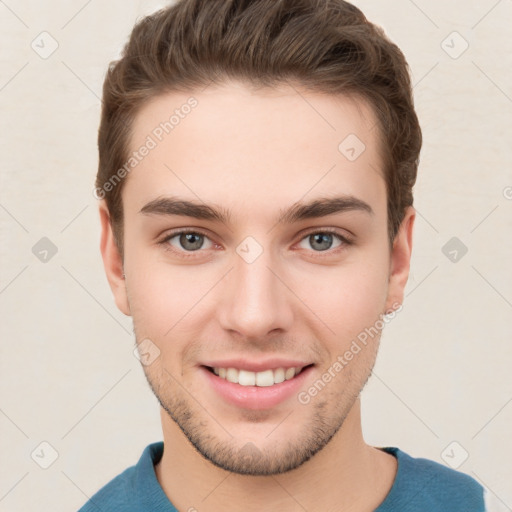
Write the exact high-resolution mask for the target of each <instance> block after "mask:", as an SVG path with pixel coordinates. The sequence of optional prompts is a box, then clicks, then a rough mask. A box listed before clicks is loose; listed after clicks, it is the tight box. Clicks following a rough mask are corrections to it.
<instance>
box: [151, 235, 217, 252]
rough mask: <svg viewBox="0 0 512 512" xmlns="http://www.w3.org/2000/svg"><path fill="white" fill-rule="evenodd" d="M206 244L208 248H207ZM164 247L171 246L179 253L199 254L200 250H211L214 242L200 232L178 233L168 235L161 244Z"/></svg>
mask: <svg viewBox="0 0 512 512" xmlns="http://www.w3.org/2000/svg"><path fill="white" fill-rule="evenodd" d="M205 242H207V243H206V247H205ZM160 243H161V244H162V245H164V246H169V245H170V246H171V247H172V249H170V248H168V247H166V248H167V249H169V250H175V251H177V252H197V251H199V249H211V248H212V247H213V242H212V241H211V240H210V239H209V238H208V237H207V236H206V235H205V234H204V233H200V232H198V231H177V232H175V233H171V234H170V235H167V236H166V237H165V238H164V239H163V240H162V241H161V242H160Z"/></svg>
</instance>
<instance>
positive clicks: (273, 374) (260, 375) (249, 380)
mask: <svg viewBox="0 0 512 512" xmlns="http://www.w3.org/2000/svg"><path fill="white" fill-rule="evenodd" d="M303 368H304V367H303V366H292V367H288V368H285V367H279V368H274V369H268V370H264V371H260V372H252V371H249V370H238V369H237V368H231V367H230V368H222V367H213V368H211V370H213V373H214V374H215V375H217V376H219V377H220V378H221V379H225V380H227V381H228V382H231V383H233V384H240V385H241V386H259V387H268V386H273V385H274V384H280V383H281V382H284V381H285V380H291V379H293V378H294V377H295V376H296V375H298V374H299V373H300V372H301V371H302V369H303Z"/></svg>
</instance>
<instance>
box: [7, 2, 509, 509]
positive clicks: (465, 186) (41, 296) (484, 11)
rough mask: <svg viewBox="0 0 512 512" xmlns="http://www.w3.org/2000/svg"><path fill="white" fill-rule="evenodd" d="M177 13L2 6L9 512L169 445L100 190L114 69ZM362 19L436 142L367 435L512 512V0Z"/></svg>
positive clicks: (430, 146)
mask: <svg viewBox="0 0 512 512" xmlns="http://www.w3.org/2000/svg"><path fill="white" fill-rule="evenodd" d="M164 3H165V2H156V1H150V0H146V1H142V0H139V1H136V0H132V1H126V0H108V1H100V0H88V1H87V0H67V1H62V0H61V1H59V0H46V1H44V2H41V1H39V0H37V1H36V0H1V1H0V41H1V42H0V44H1V48H2V50H1V57H0V64H1V66H0V109H1V114H0V127H1V141H0V144H1V147H0V155H1V169H0V172H1V188H0V227H1V248H0V251H1V253H0V256H1V263H0V314H1V322H0V329H1V344H0V352H1V357H0V386H1V387H0V431H1V435H0V461H1V464H0V512H4V511H5V512H7V511H9V512H17V511H24V512H26V511H38V510H53V511H55V512H59V511H70V510H77V509H78V508H79V507H80V506H81V505H82V504H83V503H84V502H85V501H86V500H87V497H89V496H91V495H92V494H93V493H94V492H96V491H97V490H98V489H99V488H100V487H101V486H102V485H103V484H105V483H106V482H107V481H109V480H110V479H111V478H112V477H113V476H115V475H116V474H118V473H119V472H120V471H122V470H123V469H125V468H127V467H128V466H130V465H132V464H134V463H135V462H136V461H137V460H138V458H139V456H140V454H141V452H142V450H143V448H144V447H145V446H146V445H147V444H149V443H150V442H153V441H157V440H160V439H161V438H162V434H161V429H160V418H159V408H158V405H157V401H156V399H155V398H154V397H153V395H152V394H151V392H150V390H149V388H148V385H147V383H146V380H145V377H144V374H143V371H142V369H141V367H140V363H139V361H138V360H137V359H136V357H135V356H134V353H133V349H134V339H133V334H132V325H131V321H130V319H129V318H127V317H125V316H124V315H122V314H121V313H120V312H119V311H118V310H117V308H116V307H115V304H114V301H113V299H112V296H111V292H110V289H109V287H108V284H107V281H106V278H105V276H104V272H103V267H102V262H101V258H100V252H99V233H100V231H99V218H98V204H97V200H96V199H95V198H94V196H93V193H92V192H93V182H94V176H95V172H96V167H97V149H96V136H97V129H98V123H99V115H100V97H101V87H102V82H103V78H104V74H105V71H106V68H107V64H108V63H109V61H111V60H113V59H115V58H117V57H118V56H119V53H120V50H121V48H122V46H123V45H124V43H125V41H126V39H127V37H128V35H129V33H130V30H131V28H132V26H133V24H134V23H135V21H136V20H137V19H139V18H140V17H141V16H143V15H145V14H149V13H150V12H153V11H154V10H156V9H157V8H160V7H162V6H163V5H164ZM354 3H356V5H358V6H359V7H360V8H361V9H362V10H363V11H364V12H365V14H366V15H367V17H368V18H369V19H370V20H371V21H374V22H375V23H377V24H379V25H381V26H382V27H383V28H384V29H385V31H386V33H387V34H388V35H389V36H390V37H391V39H393V40H394V41H395V42H396V43H397V44H398V45H399V46H400V47H401V48H402V50H403V52H404V53H405V55H406V58H407V59H408V61H409V63H410V67H411V73H412V78H413V82H414V93H415V101H416V106H417V111H418V115H419V118H420V122H421V125H422V129H423V134H424V146H423V150H422V154H421V164H420V169H419V177H418V182H417V185H416V187H415V206H416V209H417V216H418V217H417V222H416V227H415V236H414V243H415V245H414V250H413V257H412V268H411V274H410V279H409V283H408V285H407V290H406V298H405V302H404V307H403V310H402V312H401V313H400V314H399V315H397V317H396V318H395V319H394V320H393V321H392V322H391V323H390V324H389V325H388V326H387V327H386V329H385V332H384V335H383V339H382V343H381V348H380V354H379V358H378V362H377V365H376V367H375V372H374V375H373V376H372V378H371V379H370V381H369V383H368V385H367V387H366V388H365V390H364V392H363V398H362V403H363V428H364V433H365V437H366V440H367V442H368V443H370V444H373V445H375V446H399V447H400V448H401V449H403V450H405V451H407V452H409V453H410V454H411V455H413V456H417V457H420V456H421V457H427V458H430V459H433V460H435V461H438V462H440V463H442V464H446V465H448V466H451V467H455V468H457V469H459V470H460V471H464V472H466V473H468V474H470V475H472V476H473V477H474V478H476V479H477V480H479V481H480V482H481V483H482V484H484V485H485V486H486V487H487V488H488V489H489V490H490V491H491V492H492V493H493V494H495V495H496V496H497V498H498V499H499V500H501V501H502V502H503V503H504V504H505V505H506V506H508V507H509V509H510V510H512V436H511V435H510V432H511V431H512V428H511V426H512V377H511V375H512V373H511V368H512V322H511V320H512V264H511V263H512V258H511V256H512V125H511V119H512V37H511V31H510V27H511V26H512V1H511V0H478V1H476V0H471V1H468V0H429V1H427V0H414V1H413V0H392V1H386V2H384V1H381V0H358V1H356V2H354Z"/></svg>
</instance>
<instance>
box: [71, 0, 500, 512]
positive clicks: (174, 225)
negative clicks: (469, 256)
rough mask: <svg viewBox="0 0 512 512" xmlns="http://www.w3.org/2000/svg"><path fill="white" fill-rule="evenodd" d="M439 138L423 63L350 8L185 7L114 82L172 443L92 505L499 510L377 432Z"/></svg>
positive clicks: (122, 276) (137, 256)
mask: <svg viewBox="0 0 512 512" xmlns="http://www.w3.org/2000/svg"><path fill="white" fill-rule="evenodd" d="M420 148H421V130H420V127H419V123H418V119H417V117H416V114H415V111H414V106H413V99H412V91H411V84H410V79H409V74H408V68H407V63H406V61H405V59H404V56H403V54H402V53H401V52H400V50H399V49H398V48H397V47H396V46H395V45H394V44H393V43H392V42H390V41H389V40H388V39H387V38H386V36H385V35H384V33H383V32H382V30H381V29H379V28H378V27H376V26H374V25H372V24H371V23H369V22H368V21H367V20H366V18H365V17H364V15H363V14H362V13H361V12H360V11H359V10H358V9H357V8H356V7H354V6H352V5H351V4H348V3H347V2H344V1H342V0H300V1H299V0H294V1H291V0H282V1H279V0H253V1H249V0H245V1H244V0H218V1H212V0H182V1H179V2H177V3H176V4H174V5H171V6H169V7H168V8H166V9H163V10H161V11H159V12H157V13H155V14H153V15H151V16H149V17H147V18H145V19H143V20H142V21H140V22H139V23H138V24H137V25H136V27H135V28H134V30H133V32H132V35H131V38H130V41H129V42H128V44H127V46H126V47H125V49H124V53H123V56H122V58H121V59H120V60H119V61H117V62H115V63H113V64H112V65H111V67H110V69H109V72H108V74H107V77H106V79H105V84H104V91H103V112H102V120H101V126H100V131H99V154H100V163H99V171H98V176H97V181H96V190H95V194H96V196H97V197H98V198H99V199H101V202H100V217H101V225H102V239H101V251H102V255H103V260H104V264H105V270H106V274H107V278H108V280H109V283H110V286H111V288H112V291H113V294H114V298H115V301H116V304H117V306H118V308H119V309H120V310H121V311H122V312H123V313H125V314H126V315H130V316H131V317H132V318H133V324H134V331H135V336H136V342H137V345H138V347H139V352H140V357H141V362H142V364H143V368H144V371H145V374H146V377H147V379H148V382H149V384H150V386H151V388H152V390H153V391H154V393H155V395H156V396H157V398H158V400H159V402H160V404H161V421H162V428H163V437H164V442H163V443H154V444H151V445H149V446H148V447H147V448H146V450H145V451H144V453H143V454H142V457H141V459H140V461H139V462H138V464H137V465H136V466H134V467H132V468H129V469H128V470H126V471H125V472H124V473H122V474H121V475H119V476H118V477H116V478H115V479H114V480H113V481H111V482H110V483H109V484H107V485H106V486H105V487H104V488H103V489H101V490H100V491H99V492H98V493H97V494H96V495H95V496H93V497H92V498H91V500H90V501H89V502H88V503H87V504H86V505H85V506H84V507H83V508H82V509H81V510H82V511H83V512H89V511H93V510H100V511H101V510H104V511H115V510H119V511H121V510H122V511H137V512H142V511H151V512H157V511H162V512H164V511H176V510H178V511H182V512H184V511H189V512H192V511H199V512H214V511H225V512H230V511H233V512H234V511H237V512H238V511H240V510H244V511H256V510H257V511H261V510H265V511H274V510H279V511H280V512H288V511H299V510H300V511H304V510H306V511H311V512H312V511H319V512H320V511H321V512H326V511H345V510H347V511H348V510H350V511H354V512H356V511H357V512H363V511H364V512H366V511H373V510H376V511H378V512H388V511H398V510H404V511H429V512H432V511H450V512H457V511H461V512H462V511H464V512H483V511H485V510H491V509H490V508H486V504H485V502H484V501H485V499H486V498H485V496H484V490H483V488H482V487H481V486H480V485H479V484H478V483H477V482H476V481H475V480H473V479H472V478H470V477H469V476H467V475H464V474H462V473H458V472H455V471H453V470H450V469H448V468H445V467H444V466H441V465H439V464H437V463H435V462H431V461H428V460H425V459H414V458H412V457H410V456H408V455H407V454H406V453H404V452H402V451H401V450H399V449H398V448H376V447H372V446H369V445H367V444H366V443H365V442H364V439H363V436H362V431H361V414H360V398H359V396H360V392H361V390H362V389H363V387H364V385H365V383H366V381H367V379H368V377H369V376H370V374H371V371H372V368H373V365H374V362H375V358H376V354H377V349H378V345H379V340H380V334H381V331H382V328H383V327H384V325H385V324H386V323H387V322H388V321H389V319H390V318H392V317H393V316H394V315H396V314H397V312H398V311H399V310H400V309H401V303H402V299H403V291H404V287H405V285H406V282H407V278H408V273H409V262H410V258H411V251H412V233H413V225H414V219H415V211H414V209H413V207H412V204H413V197H412V187H413V185H414V183H415V179H416V172H417V167H418V161H419V152H420Z"/></svg>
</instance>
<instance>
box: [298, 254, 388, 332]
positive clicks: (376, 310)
mask: <svg viewBox="0 0 512 512" xmlns="http://www.w3.org/2000/svg"><path fill="white" fill-rule="evenodd" d="M386 270H387V267H386V262H385V261H382V259H381V261H380V262H379V260H378V259H375V258H360V259H359V260H358V259H357V258H354V261H352V262H350V263H349V262H347V263H346V264H341V265H339V266H338V267H335V266H330V267H318V268H317V269H315V271H314V272H312V271H308V272H306V271H300V272H298V273H297V274H294V275H293V277H291V278H292V279H293V282H294V286H293V288H294V290H297V295H298V296H299V297H301V298H304V303H305V304H306V305H307V306H308V308H309V309H310V310H311V311H313V313H314V314H315V315H317V316H318V317H319V318H320V319H322V320H323V321H324V322H325V324H326V325H327V326H328V327H330V329H331V330H332V331H334V333H335V338H336V339H337V340H340V339H341V340H349V339H351V337H353V336H356V335H357V334H358V333H359V332H360V331H361V330H363V329H364V328H366V327H369V326H371V325H373V324H374V323H375V321H376V320H377V319H378V318H379V315H380V314H381V313H383V312H384V307H385V302H386V297H387V282H388V275H387V271H386ZM331 334H332V333H331Z"/></svg>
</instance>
